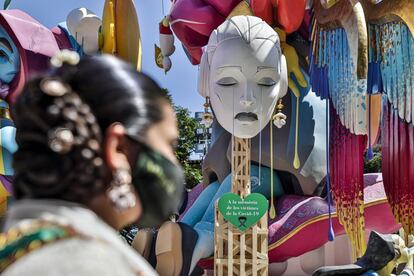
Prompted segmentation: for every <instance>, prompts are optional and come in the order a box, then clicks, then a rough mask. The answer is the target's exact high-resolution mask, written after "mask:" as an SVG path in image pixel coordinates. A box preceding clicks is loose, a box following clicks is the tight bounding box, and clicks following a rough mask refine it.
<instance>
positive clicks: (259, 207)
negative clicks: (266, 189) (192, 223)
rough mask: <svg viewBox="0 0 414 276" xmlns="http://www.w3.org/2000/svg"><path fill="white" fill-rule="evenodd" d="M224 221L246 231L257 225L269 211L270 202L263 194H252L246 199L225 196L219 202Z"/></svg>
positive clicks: (233, 195)
mask: <svg viewBox="0 0 414 276" xmlns="http://www.w3.org/2000/svg"><path fill="white" fill-rule="evenodd" d="M218 208H219V211H220V213H221V214H222V215H223V217H224V219H226V220H227V221H228V222H230V223H231V224H232V225H234V226H235V227H237V228H238V229H240V230H241V231H246V230H247V229H249V228H250V227H251V226H253V225H255V224H256V222H258V221H259V220H260V219H261V218H262V217H263V215H264V214H265V213H266V211H267V209H268V201H267V199H266V198H265V197H264V196H263V195H262V194H257V193H255V194H250V195H248V196H247V197H246V198H245V199H242V198H240V197H239V196H238V195H236V194H233V193H227V194H224V195H223V196H222V197H221V198H220V199H219V201H218Z"/></svg>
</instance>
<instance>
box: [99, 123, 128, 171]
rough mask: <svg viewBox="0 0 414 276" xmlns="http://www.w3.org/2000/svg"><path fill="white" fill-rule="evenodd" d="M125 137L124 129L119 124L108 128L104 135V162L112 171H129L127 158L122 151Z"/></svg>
mask: <svg viewBox="0 0 414 276" xmlns="http://www.w3.org/2000/svg"><path fill="white" fill-rule="evenodd" d="M124 137H125V128H124V126H122V125H121V124H119V123H114V124H112V125H111V126H109V127H108V129H107V130H106V135H105V142H104V151H105V161H106V164H107V166H108V167H109V169H111V170H112V171H114V170H117V169H130V165H129V162H128V157H127V155H126V153H125V151H123V148H124V147H123V146H122V141H124Z"/></svg>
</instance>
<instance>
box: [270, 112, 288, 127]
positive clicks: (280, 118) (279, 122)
mask: <svg viewBox="0 0 414 276" xmlns="http://www.w3.org/2000/svg"><path fill="white" fill-rule="evenodd" d="M286 118H287V116H286V115H285V114H283V113H282V112H279V113H277V114H276V115H275V116H273V123H274V124H275V126H276V127H277V128H282V127H283V126H284V125H286Z"/></svg>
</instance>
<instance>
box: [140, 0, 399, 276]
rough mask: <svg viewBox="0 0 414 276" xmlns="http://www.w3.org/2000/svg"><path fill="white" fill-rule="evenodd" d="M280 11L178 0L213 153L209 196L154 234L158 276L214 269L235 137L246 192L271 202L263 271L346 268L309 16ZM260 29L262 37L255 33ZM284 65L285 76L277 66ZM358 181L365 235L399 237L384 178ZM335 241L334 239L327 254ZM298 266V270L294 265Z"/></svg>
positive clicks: (200, 196)
mask: <svg viewBox="0 0 414 276" xmlns="http://www.w3.org/2000/svg"><path fill="white" fill-rule="evenodd" d="M277 2H278V3H279V4H280V9H278V11H281V10H284V12H283V13H281V14H276V15H275V14H273V11H274V9H272V8H271V7H272V5H274V3H275V1H250V5H249V4H248V3H247V2H246V1H228V2H226V3H225V4H223V2H220V1H209V2H208V3H205V2H203V3H202V1H198V0H178V1H174V3H173V4H172V5H173V6H172V9H171V13H170V15H169V16H168V18H169V24H170V26H171V29H172V30H173V31H174V33H175V34H176V36H177V37H178V39H179V40H180V41H181V42H182V43H183V46H184V48H185V49H186V50H187V54H188V56H189V58H190V61H191V62H192V63H193V64H200V67H199V72H200V75H199V92H200V94H201V95H202V96H203V97H206V98H207V97H208V100H207V102H210V103H211V107H212V110H213V113H214V116H215V120H214V123H213V134H212V143H211V147H210V149H209V152H208V154H207V156H206V158H205V160H204V162H203V182H204V184H205V185H207V186H206V187H205V188H202V187H197V188H196V189H195V190H196V191H194V193H193V194H190V200H189V202H191V203H190V204H189V205H190V206H191V207H189V208H188V209H187V210H186V212H185V214H184V215H183V216H182V218H181V219H180V222H179V223H178V224H174V223H170V222H168V223H166V224H164V225H163V226H162V227H161V228H160V230H159V231H158V234H157V239H156V245H155V255H156V257H157V270H158V271H159V272H160V273H161V274H162V275H178V274H179V273H183V275H186V274H188V272H191V270H192V269H193V268H194V267H195V266H196V264H197V263H198V264H200V265H202V266H203V267H205V268H210V269H211V267H212V265H211V264H212V259H211V258H208V259H203V258H207V257H208V256H211V255H212V253H213V249H214V203H215V202H216V201H217V199H218V198H220V196H221V195H223V194H224V193H226V192H229V191H230V190H231V189H230V186H231V174H230V172H231V161H230V160H231V136H232V135H234V136H237V137H243V138H251V139H252V147H251V160H252V164H251V188H252V192H259V193H262V194H263V195H265V196H266V197H267V198H268V199H270V201H271V199H272V198H273V199H275V203H274V205H275V209H276V214H275V216H271V219H270V220H269V254H268V256H269V262H270V263H275V266H274V267H275V270H273V271H278V272H277V273H278V274H283V273H284V272H285V271H288V270H289V271H290V272H291V273H292V271H295V272H297V271H302V272H303V273H308V274H309V273H312V271H313V270H314V269H316V268H318V267H319V266H321V265H324V264H335V262H343V261H345V260H347V259H349V258H351V257H350V255H348V254H343V248H344V246H347V240H346V239H344V237H345V230H344V227H343V226H341V224H340V221H339V220H338V218H337V217H335V216H332V219H331V220H330V219H329V217H330V214H331V213H334V212H335V207H334V205H333V204H332V205H329V204H328V198H327V196H326V195H327V193H326V189H327V187H326V175H327V171H328V170H327V166H326V163H327V159H326V155H327V151H326V149H327V147H328V148H329V142H328V143H327V138H326V133H327V130H326V129H327V127H326V126H327V125H328V128H329V124H328V123H329V122H327V120H326V118H327V111H328V113H329V109H327V105H326V101H323V100H321V99H319V98H318V97H317V95H316V94H315V93H314V92H313V91H312V90H313V89H311V86H310V84H309V76H308V75H307V69H308V66H309V62H308V60H307V57H308V53H309V44H308V42H307V41H308V38H309V37H308V36H309V33H308V27H309V13H308V12H306V13H305V12H304V9H305V1H303V2H301V4H302V5H301V4H300V3H299V2H300V1H295V2H296V4H297V5H299V6H301V7H298V9H291V8H290V9H289V8H287V7H289V4H288V3H283V2H284V1H277ZM286 2H293V1H286ZM269 5H270V9H269ZM301 9H303V10H301ZM293 10H294V11H295V12H292V11H293ZM269 11H271V12H270V14H267V15H266V12H267V13H268V12H269ZM240 14H244V15H260V17H261V19H262V20H261V19H259V18H257V17H250V16H241V17H240V16H237V15H240ZM290 15H292V17H290ZM278 16H281V17H283V18H278ZM226 17H227V20H226ZM279 19H280V21H281V22H278V20H279ZM264 21H265V22H266V23H268V24H272V26H273V27H275V26H279V27H281V28H276V31H277V32H278V34H279V35H277V34H276V32H275V30H273V28H271V27H269V25H267V24H266V23H265V22H264ZM201 23H203V24H201ZM258 26H260V28H262V30H263V33H261V32H258V31H257V29H255V28H256V27H257V28H259V27H258ZM274 36H275V37H276V39H277V42H276V43H274V42H273V44H272V45H273V46H270V44H271V43H269V44H268V43H267V42H269V41H271V40H272V38H274ZM278 44H279V45H280V46H279V45H278ZM258 45H260V47H258ZM202 47H204V50H202V49H201V48H202ZM278 49H279V50H278ZM282 53H283V55H282ZM283 56H284V57H285V58H286V60H287V66H285V67H284V66H281V64H282V60H283V59H285V58H283ZM284 77H285V78H284ZM286 80H288V81H287V84H288V87H289V90H288V93H286V92H285V91H286V86H285V88H283V82H284V81H286ZM285 84H286V83H285ZM283 89H284V90H283ZM279 98H281V100H282V103H283V106H284V107H283V108H281V110H280V113H281V114H283V115H284V117H280V116H279V117H278V116H277V117H274V116H273V115H274V114H275V113H276V112H277V113H279V108H278V106H279V104H278V105H276V108H275V104H276V103H277V102H278V100H279ZM275 109H276V112H275ZM273 119H275V121H273ZM283 121H284V122H283ZM272 122H273V123H274V124H272ZM272 134H273V135H272ZM272 136H273V137H272ZM327 144H328V146H327ZM272 145H273V151H271V149H272ZM337 175H338V174H337ZM361 178H362V180H363V182H364V180H365V182H364V184H365V188H364V192H365V195H366V196H365V198H364V199H363V200H365V203H369V204H367V205H366V207H365V208H366V210H367V211H366V215H365V216H366V220H365V229H366V230H367V231H370V230H378V231H380V232H383V233H391V232H393V231H395V230H396V229H398V225H397V224H396V223H395V222H394V220H393V217H392V213H391V210H390V207H389V205H388V203H387V202H386V196H385V193H384V189H383V186H382V183H381V177H380V176H379V175H367V176H365V177H364V176H363V175H362V174H361ZM272 179H273V181H272ZM272 188H273V189H272ZM193 195H194V196H193ZM272 205H273V204H271V206H269V207H270V208H271V207H272ZM271 213H272V212H271V209H270V210H269V214H271ZM379 218H380V219H379ZM321 229H324V230H323V231H321ZM328 233H329V234H330V235H329V236H328ZM333 233H335V235H336V236H338V239H335V241H334V245H333V246H331V247H330V248H325V247H324V244H326V243H327V242H328V237H329V239H333ZM148 236H150V235H148V234H147V232H145V231H140V232H139V233H138V235H137V238H136V240H135V241H134V246H135V247H136V248H138V249H139V250H141V251H140V252H142V250H143V249H144V248H145V246H144V244H145V241H148V240H151V239H150V238H148ZM171 237H173V238H171ZM180 249H181V250H180ZM144 251H145V250H144ZM145 252H146V253H148V252H149V251H148V250H147V251H145ZM191 252H192V253H191ZM339 252H341V253H339ZM305 253H307V254H305ZM177 254H178V255H179V256H178V255H177ZM190 254H191V256H190ZM335 254H340V255H341V256H343V259H336V260H330V261H328V262H326V259H325V256H326V255H335ZM295 257H298V258H299V260H296V261H293V262H290V259H294V258H295ZM181 260H182V261H181ZM190 260H191V262H190ZM200 260H201V261H200ZM309 260H312V261H309ZM199 261H200V262H199ZM187 266H189V267H190V269H189V268H188V267H187ZM291 266H293V268H292V267H291ZM275 273H276V272H275Z"/></svg>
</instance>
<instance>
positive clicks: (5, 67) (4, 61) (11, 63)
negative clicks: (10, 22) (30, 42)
mask: <svg viewBox="0 0 414 276" xmlns="http://www.w3.org/2000/svg"><path fill="white" fill-rule="evenodd" d="M19 68H20V56H19V52H18V50H17V47H16V45H15V44H14V42H13V40H12V39H11V37H10V36H9V34H8V33H7V32H6V30H5V29H4V28H3V27H1V26H0V81H1V84H2V85H3V84H8V83H10V82H11V81H12V80H13V78H14V77H15V76H16V74H17V72H18V71H19Z"/></svg>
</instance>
